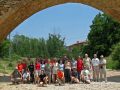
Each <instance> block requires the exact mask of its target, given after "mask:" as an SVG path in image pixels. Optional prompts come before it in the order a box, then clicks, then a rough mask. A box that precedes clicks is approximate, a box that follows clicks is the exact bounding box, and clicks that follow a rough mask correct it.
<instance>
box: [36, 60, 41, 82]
mask: <svg viewBox="0 0 120 90" xmlns="http://www.w3.org/2000/svg"><path fill="white" fill-rule="evenodd" d="M40 69H41V65H40V62H39V61H38V59H36V62H35V83H39V75H40Z"/></svg>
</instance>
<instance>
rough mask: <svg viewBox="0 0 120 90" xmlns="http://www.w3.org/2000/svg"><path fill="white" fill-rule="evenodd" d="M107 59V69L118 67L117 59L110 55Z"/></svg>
mask: <svg viewBox="0 0 120 90" xmlns="http://www.w3.org/2000/svg"><path fill="white" fill-rule="evenodd" d="M106 60H107V69H118V68H117V66H118V61H115V60H113V59H112V58H111V56H109V57H107V58H106Z"/></svg>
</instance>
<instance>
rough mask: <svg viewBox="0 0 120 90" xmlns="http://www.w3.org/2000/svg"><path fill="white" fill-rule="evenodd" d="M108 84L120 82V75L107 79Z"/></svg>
mask: <svg viewBox="0 0 120 90" xmlns="http://www.w3.org/2000/svg"><path fill="white" fill-rule="evenodd" d="M107 79H108V82H120V75H116V76H111V77H107Z"/></svg>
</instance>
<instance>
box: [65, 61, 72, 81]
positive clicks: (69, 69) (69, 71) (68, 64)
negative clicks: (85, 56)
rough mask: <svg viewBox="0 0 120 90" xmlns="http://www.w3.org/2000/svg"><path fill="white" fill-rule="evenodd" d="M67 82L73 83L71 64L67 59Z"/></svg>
mask: <svg viewBox="0 0 120 90" xmlns="http://www.w3.org/2000/svg"><path fill="white" fill-rule="evenodd" d="M64 73H65V82H66V83H70V81H71V77H70V76H71V62H70V61H69V60H68V59H67V60H66V62H65V71H64Z"/></svg>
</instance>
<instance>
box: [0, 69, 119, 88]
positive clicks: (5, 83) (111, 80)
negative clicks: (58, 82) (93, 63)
mask: <svg viewBox="0 0 120 90" xmlns="http://www.w3.org/2000/svg"><path fill="white" fill-rule="evenodd" d="M1 75H2V74H1ZM1 75H0V90H120V71H108V73H107V77H108V82H107V83H105V82H92V83H91V84H83V83H81V84H65V86H55V85H53V84H51V85H48V86H47V87H38V86H37V85H33V84H20V85H11V82H9V76H7V75H6V76H3V75H2V76H1ZM3 77H4V78H3ZM1 80H2V81H1Z"/></svg>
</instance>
